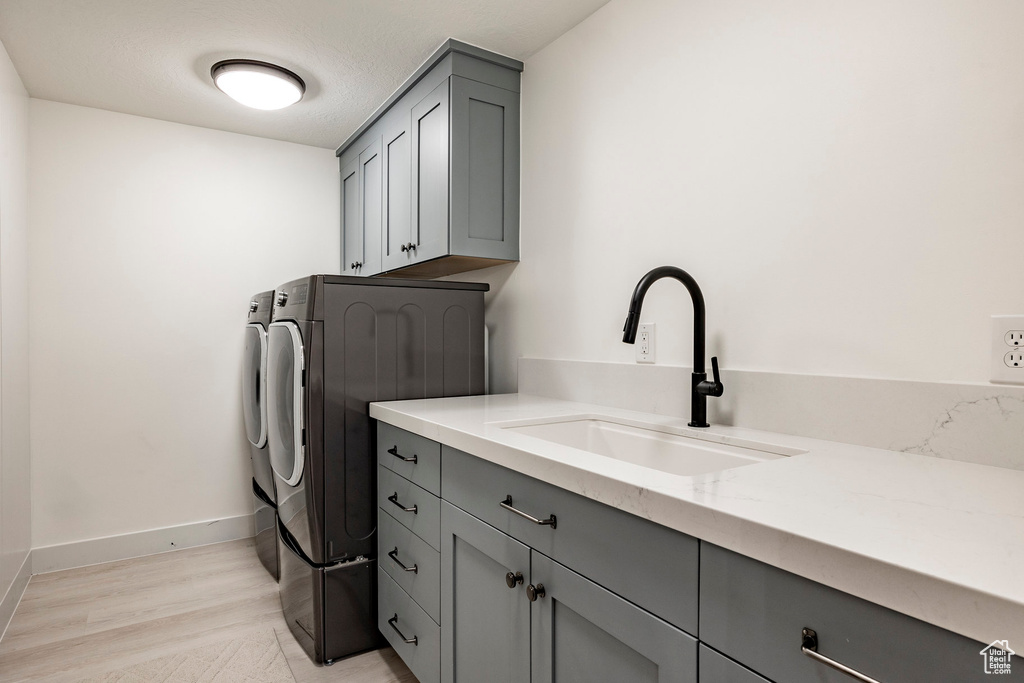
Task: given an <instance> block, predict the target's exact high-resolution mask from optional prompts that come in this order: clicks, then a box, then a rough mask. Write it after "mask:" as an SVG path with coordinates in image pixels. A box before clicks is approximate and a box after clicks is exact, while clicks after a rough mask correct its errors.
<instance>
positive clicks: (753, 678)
mask: <svg viewBox="0 0 1024 683" xmlns="http://www.w3.org/2000/svg"><path fill="white" fill-rule="evenodd" d="M697 668H698V670H699V671H700V683H770V681H769V680H768V679H767V678H762V677H761V676H758V675H757V674H756V673H754V672H753V671H751V670H750V669H748V668H746V667H745V666H741V665H740V664H737V663H736V662H734V661H732V660H731V659H729V658H728V657H726V656H725V655H723V654H721V653H718V652H715V651H714V650H712V649H711V648H709V647H708V646H707V645H705V644H703V643H701V645H700V648H699V651H698V653H697Z"/></svg>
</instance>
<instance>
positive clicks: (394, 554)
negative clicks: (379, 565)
mask: <svg viewBox="0 0 1024 683" xmlns="http://www.w3.org/2000/svg"><path fill="white" fill-rule="evenodd" d="M388 557H390V558H391V559H392V560H394V561H395V564H397V565H398V566H399V567H401V568H402V571H405V572H412V573H413V574H419V573H420V571H419V569H418V568H417V567H418V566H419V565H415V564H414V565H413V566H411V567H406V566H405V565H404V564H402V561H401V560H400V559H398V546H397V545H396V546H395V549H394V550H392V551H391V552H390V553H388Z"/></svg>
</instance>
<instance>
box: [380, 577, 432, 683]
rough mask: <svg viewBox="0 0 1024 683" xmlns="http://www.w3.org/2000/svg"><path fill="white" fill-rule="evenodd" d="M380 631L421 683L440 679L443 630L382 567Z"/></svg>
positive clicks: (429, 682)
mask: <svg viewBox="0 0 1024 683" xmlns="http://www.w3.org/2000/svg"><path fill="white" fill-rule="evenodd" d="M377 628H378V629H380V632H381V633H383V634H384V636H385V637H386V638H387V639H388V642H389V643H390V644H391V647H393V648H395V652H397V653H398V654H399V656H401V658H402V661H404V662H405V663H406V665H407V666H408V667H409V669H410V670H411V671H412V672H413V674H415V675H416V678H417V679H419V683H437V681H439V680H440V661H439V660H440V657H441V629H440V627H439V626H438V625H437V624H436V623H434V620H433V619H431V618H430V615H428V614H427V613H426V612H424V611H423V609H422V608H421V607H420V606H419V605H417V604H416V602H415V601H414V600H413V599H412V598H411V597H409V594H408V593H406V592H405V591H404V590H402V589H401V588H400V587H399V585H398V584H397V583H395V582H394V580H393V579H392V578H391V577H390V576H388V574H387V572H385V571H384V570H383V569H381V568H380V567H378V568H377Z"/></svg>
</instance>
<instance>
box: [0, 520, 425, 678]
mask: <svg viewBox="0 0 1024 683" xmlns="http://www.w3.org/2000/svg"><path fill="white" fill-rule="evenodd" d="M256 628H272V629H274V631H275V632H276V633H277V637H278V640H279V641H280V643H281V649H282V650H283V651H284V654H285V656H286V657H287V659H288V664H289V665H290V666H291V669H292V673H293V674H294V676H295V680H296V681H298V683H306V681H310V682H313V683H319V682H321V681H338V682H341V681H344V682H345V683H391V682H393V681H394V682H400V683H416V679H415V677H413V675H412V673H410V671H409V670H408V669H407V668H406V666H405V664H404V663H402V660H401V659H400V658H399V657H398V656H397V655H396V654H395V651H394V650H392V649H391V648H386V649H383V650H377V651H375V652H369V653H366V654H362V655H356V656H354V657H349V658H348V659H345V660H342V661H340V662H337V663H336V664H335V665H334V666H330V667H318V666H316V665H315V664H313V662H311V661H310V660H309V658H308V657H307V656H306V654H305V652H303V650H302V648H300V647H299V644H298V643H297V642H296V641H295V639H294V638H293V637H292V635H291V632H290V631H289V630H288V626H287V624H286V623H285V621H284V617H283V616H282V614H281V602H280V600H279V598H278V594H277V583H275V582H274V580H273V579H272V578H271V577H270V575H269V574H267V572H266V571H265V570H264V569H263V566H262V565H261V564H260V563H259V560H258V559H257V558H256V550H255V548H254V547H253V541H252V539H247V540H242V541H231V542H230V543H218V544H215V545H208V546H203V547H200V548H188V549H186V550H177V551H174V552H169V553H162V554H160V555H150V556H148V557H139V558H135V559H131V560H122V561H120V562H110V563H107V564H100V565H94V566H91V567H82V568H80V569H69V570H67V571H62V572H53V573H52V574H40V575H37V576H33V577H32V580H31V581H30V582H29V585H28V589H27V590H26V591H25V596H24V597H23V598H22V600H21V604H20V605H19V606H18V609H17V610H16V611H15V613H14V618H13V619H12V620H11V624H10V626H9V627H8V629H7V633H6V634H5V635H4V637H3V639H2V640H0V681H4V682H5V683H6V682H8V681H75V680H78V679H81V678H86V677H90V676H98V675H100V674H103V673H106V672H108V671H112V670H115V669H119V668H122V667H125V666H130V665H132V664H137V663H141V662H145V661H148V660H150V659H155V658H157V657H162V656H165V655H169V654H171V653H174V652H178V651H180V650H188V649H191V648H194V647H199V646H201V645H204V644H207V643H212V642H215V641H219V640H228V639H231V638H234V637H237V636H239V635H241V634H243V633H246V632H248V631H251V630H253V629H256Z"/></svg>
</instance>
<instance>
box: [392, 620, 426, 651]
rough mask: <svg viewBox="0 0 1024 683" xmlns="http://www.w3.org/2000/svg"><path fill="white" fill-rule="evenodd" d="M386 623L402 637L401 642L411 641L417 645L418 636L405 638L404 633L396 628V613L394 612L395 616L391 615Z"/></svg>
mask: <svg viewBox="0 0 1024 683" xmlns="http://www.w3.org/2000/svg"><path fill="white" fill-rule="evenodd" d="M388 625H389V626H391V628H393V629H395V633H397V634H398V637H399V638H401V639H402V642H403V643H412V644H413V645H417V646H418V645H419V638H417V637H416V636H413V637H412V638H406V637H405V634H404V633H402V632H401V631H399V630H398V614H397V613H396V614H395V616H393V617H391V618H390V619H388Z"/></svg>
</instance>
